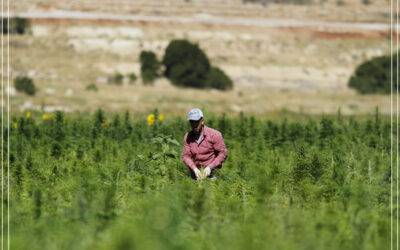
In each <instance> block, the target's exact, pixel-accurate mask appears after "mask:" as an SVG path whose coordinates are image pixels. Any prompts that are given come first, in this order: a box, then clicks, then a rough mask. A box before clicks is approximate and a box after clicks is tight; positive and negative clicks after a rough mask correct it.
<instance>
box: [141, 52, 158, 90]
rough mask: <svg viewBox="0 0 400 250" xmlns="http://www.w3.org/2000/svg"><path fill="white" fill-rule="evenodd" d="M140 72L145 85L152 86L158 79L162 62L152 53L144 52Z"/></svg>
mask: <svg viewBox="0 0 400 250" xmlns="http://www.w3.org/2000/svg"><path fill="white" fill-rule="evenodd" d="M140 64H141V66H140V72H141V76H142V80H143V83H144V84H152V83H153V82H154V80H155V79H156V78H157V77H158V71H159V69H160V62H159V61H158V60H157V56H156V54H154V53H153V52H152V51H142V52H141V53H140Z"/></svg>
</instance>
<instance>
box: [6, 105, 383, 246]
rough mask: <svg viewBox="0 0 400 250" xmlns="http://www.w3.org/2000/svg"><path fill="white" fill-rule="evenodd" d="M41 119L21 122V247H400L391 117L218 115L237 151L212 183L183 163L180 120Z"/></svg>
mask: <svg viewBox="0 0 400 250" xmlns="http://www.w3.org/2000/svg"><path fill="white" fill-rule="evenodd" d="M154 113H157V112H156V111H155V112H154ZM35 118H36V114H32V116H30V117H26V116H22V117H13V118H12V120H13V121H14V122H16V123H17V125H18V126H12V127H11V129H10V153H12V154H11V155H10V163H11V165H10V171H11V172H10V175H11V180H13V181H11V183H10V185H11V187H10V189H11V190H12V192H11V196H10V199H11V200H10V204H11V207H10V209H11V210H10V214H12V215H13V218H14V219H13V220H11V223H12V225H11V227H10V228H11V230H12V232H11V233H12V235H13V237H12V238H13V242H12V245H14V247H15V248H16V249H33V250H35V249H144V250H146V249H229V250H231V249H233V250H235V249H244V248H246V249H247V248H249V249H285V250H286V249H332V250H333V249H383V248H389V247H390V208H389V205H388V204H389V203H390V167H389V166H390V117H385V116H382V115H380V114H379V112H378V110H376V112H375V114H372V115H370V116H368V117H366V118H363V119H359V118H357V117H351V118H349V117H346V116H343V115H341V114H340V113H339V114H338V115H337V116H335V117H328V116H324V117H322V118H313V117H309V120H308V121H306V122H301V123H300V122H291V121H289V120H286V119H284V120H282V121H278V122H277V121H270V120H263V119H259V118H256V117H251V116H250V117H249V116H246V115H245V114H243V113H241V114H240V116H239V117H238V118H230V117H227V116H226V115H222V116H209V118H208V119H207V120H206V124H208V125H211V124H212V127H213V128H215V129H217V130H219V131H221V132H222V134H223V136H224V140H225V143H226V145H227V148H228V154H229V156H228V158H227V160H226V162H225V163H224V164H223V167H222V168H221V169H220V170H217V172H216V176H217V180H215V181H211V180H206V181H202V182H196V181H194V180H192V179H191V178H190V176H189V171H188V169H187V167H186V166H184V165H183V163H182V161H181V159H180V157H181V152H182V142H183V141H182V140H183V136H184V134H185V132H186V131H188V130H189V124H188V123H187V121H186V120H185V119H183V118H168V117H167V118H165V119H164V120H162V121H157V125H153V126H149V125H148V124H147V120H146V118H145V117H140V116H139V115H136V114H135V115H133V116H131V115H130V114H129V112H126V113H125V114H123V115H120V114H114V115H113V114H106V113H105V112H104V111H102V110H98V111H96V112H95V113H94V114H93V115H92V118H87V117H75V118H72V117H68V119H67V120H66V117H65V114H64V113H62V112H56V113H55V115H54V118H51V119H47V120H42V119H40V121H38V119H35ZM133 118H134V119H133ZM4 169H5V173H4V174H5V176H6V175H7V166H5V168H4ZM5 212H7V211H5ZM5 226H7V225H5ZM49 239H51V240H49Z"/></svg>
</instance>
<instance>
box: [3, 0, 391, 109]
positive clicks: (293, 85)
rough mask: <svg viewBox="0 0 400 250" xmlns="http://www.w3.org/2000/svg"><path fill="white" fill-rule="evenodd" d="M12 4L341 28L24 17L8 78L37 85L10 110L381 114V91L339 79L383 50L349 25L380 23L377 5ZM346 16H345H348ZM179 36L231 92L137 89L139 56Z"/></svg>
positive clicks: (384, 37) (374, 36)
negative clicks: (27, 21) (26, 28)
mask: <svg viewBox="0 0 400 250" xmlns="http://www.w3.org/2000/svg"><path fill="white" fill-rule="evenodd" d="M78 3H79V4H81V5H79V4H78ZM12 4H14V5H15V6H14V8H13V11H14V12H24V11H26V12H27V13H29V11H36V12H38V11H48V12H52V11H53V12H54V11H57V10H64V11H87V12H96V11H97V12H101V13H114V14H117V15H118V14H121V15H128V14H131V15H144V16H146V15H148V16H153V17H174V18H179V17H186V18H190V17H193V18H196V20H201V19H207V18H208V19H210V18H211V19H212V18H214V19H215V18H217V19H218V18H222V19H224V18H227V19H229V20H231V19H232V20H234V19H238V20H244V21H245V20H253V19H254V20H257V19H265V20H277V23H279V20H282V21H290V22H295V23H296V22H297V24H301V21H307V22H316V21H323V22H328V24H329V22H347V21H349V23H348V24H349V25H350V26H344V27H341V28H338V27H329V26H328V27H318V26H311V27H310V26H308V27H302V26H301V25H300V26H297V27H264V26H248V25H236V24H224V25H221V24H212V23H211V24H210V23H206V24H205V23H201V22H189V23H188V22H167V21H155V22H154V21H153V22H149V21H112V20H85V19H32V20H31V21H32V27H31V29H32V32H31V34H30V35H24V36H11V43H10V48H11V62H10V63H11V74H12V77H16V76H18V75H21V74H27V75H28V76H30V77H32V78H33V79H34V81H35V84H36V86H37V87H38V89H39V91H38V93H37V95H36V96H35V97H27V96H25V95H22V94H19V93H15V94H14V93H12V94H13V96H12V97H11V104H12V109H13V110H15V111H21V110H22V111H24V110H26V109H35V110H40V109H45V110H48V111H52V110H56V109H62V110H64V111H67V112H72V111H94V110H96V109H97V108H103V109H105V110H109V111H113V112H114V111H115V112H123V111H125V110H130V111H133V112H139V113H146V112H149V111H151V110H153V109H154V108H155V107H159V108H160V110H162V111H163V112H165V113H169V114H177V115H178V114H182V113H185V112H187V110H188V109H189V108H191V107H194V106H198V107H202V108H206V109H210V110H213V111H215V112H217V113H233V114H238V113H239V112H241V111H243V112H245V113H248V114H267V113H273V112H281V111H285V110H288V111H291V112H299V113H305V114H321V113H330V114H332V113H336V112H337V111H338V109H339V108H340V109H341V112H342V113H344V114H366V113H370V112H372V111H373V110H374V109H375V107H376V106H378V107H379V108H380V110H381V112H382V113H386V114H387V113H389V112H390V98H389V97H388V96H380V95H368V96H361V95H358V94H356V93H355V92H354V91H353V90H350V89H348V88H347V81H348V79H349V77H350V76H351V74H352V72H353V70H354V69H355V67H356V66H357V65H358V64H360V63H361V62H363V61H364V60H366V59H369V58H372V57H374V56H380V55H384V54H387V53H389V51H390V40H389V33H388V31H386V30H381V29H380V30H374V29H372V30H366V29H359V28H357V27H356V26H354V27H351V22H363V21H368V22H381V23H384V24H388V22H387V20H386V21H385V22H383V20H382V19H379V18H377V16H379V15H378V14H377V13H381V11H384V10H386V11H387V8H386V7H387V5H386V4H385V3H384V2H382V1H374V2H373V3H372V4H370V5H363V4H361V1H360V3H353V2H351V3H350V2H346V1H345V4H344V5H342V6H338V5H337V4H336V2H335V1H326V2H324V4H323V5H319V4H312V5H305V6H304V5H299V6H298V5H277V4H271V5H268V6H267V7H262V6H260V5H252V4H246V5H242V3H241V1H232V2H229V4H230V5H229V6H231V8H226V6H225V5H224V4H223V3H222V2H221V1H193V2H190V3H186V2H184V1H171V2H165V1H156V0H154V1H135V2H134V4H132V2H131V1H129V3H128V2H127V1H124V0H122V1H118V2H115V1H100V2H99V3H98V4H94V2H93V1H76V2H68V3H66V2H58V1H29V2H18V3H12ZM79 6H80V7H79ZM89 6H91V7H90V8H89ZM78 7H79V8H80V9H79V8H78ZM116 9H118V11H116ZM156 10H160V13H158V12H157V11H156ZM208 11H210V12H208ZM156 12H157V13H156ZM320 12H321V13H325V14H321V13H320ZM54 13H56V12H54ZM293 13H294V14H293ZM313 13H314V14H315V15H316V16H313V15H314V14H313ZM316 13H317V14H316ZM318 13H319V14H318ZM328 13H329V15H328ZM346 13H347V14H346ZM348 13H352V15H350V14H348ZM374 13H375V14H376V15H375V14H374ZM292 14H293V15H292ZM381 14H382V13H381ZM271 15H272V16H271ZM274 15H275V16H274ZM278 15H279V16H278ZM364 15H365V16H364ZM367 16H368V18H370V20H367V18H366V17H367ZM349 17H352V18H353V19H351V20H350V19H349V20H348V19H347V18H349ZM364 17H365V19H364ZM375 17H376V18H375ZM354 18H356V19H354ZM358 18H359V20H358ZM182 38H184V39H189V40H190V41H192V42H195V43H198V44H199V46H200V47H201V48H202V49H204V51H205V52H206V53H207V55H208V57H209V58H210V60H211V62H212V63H213V64H214V65H217V66H219V67H221V68H222V69H223V70H225V71H226V72H227V74H228V75H229V76H230V77H231V78H232V79H233V81H234V84H235V87H234V90H233V91H230V92H226V93H225V92H217V91H210V90H204V91H198V90H193V89H179V88H176V87H173V86H171V84H170V83H169V81H168V80H167V79H165V78H161V79H159V80H158V81H156V83H155V86H154V87H149V86H143V85H142V83H141V80H140V65H139V62H138V57H139V54H140V52H141V51H142V50H152V51H154V52H155V53H156V54H157V56H158V58H159V59H161V58H162V56H163V54H164V50H165V47H166V46H167V45H168V43H169V41H171V40H172V39H182ZM132 72H133V73H135V74H136V75H137V76H139V80H138V81H137V82H136V83H135V84H134V85H130V84H129V83H127V82H126V81H125V82H124V84H123V86H113V85H109V84H107V78H109V77H111V76H113V75H115V74H117V73H121V74H123V75H127V74H129V73H132ZM89 84H95V85H96V86H97V88H98V92H93V91H87V90H86V87H87V86H88V85H89Z"/></svg>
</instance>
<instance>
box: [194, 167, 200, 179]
mask: <svg viewBox="0 0 400 250" xmlns="http://www.w3.org/2000/svg"><path fill="white" fill-rule="evenodd" d="M193 172H194V175H196V179H199V178H200V175H201V173H200V170H199V169H198V168H195V169H194V170H193Z"/></svg>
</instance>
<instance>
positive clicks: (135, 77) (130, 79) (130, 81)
mask: <svg viewBox="0 0 400 250" xmlns="http://www.w3.org/2000/svg"><path fill="white" fill-rule="evenodd" d="M128 78H129V83H131V84H133V83H135V82H136V80H137V76H136V74H135V73H130V74H129V75H128Z"/></svg>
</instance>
